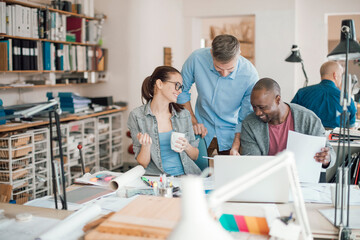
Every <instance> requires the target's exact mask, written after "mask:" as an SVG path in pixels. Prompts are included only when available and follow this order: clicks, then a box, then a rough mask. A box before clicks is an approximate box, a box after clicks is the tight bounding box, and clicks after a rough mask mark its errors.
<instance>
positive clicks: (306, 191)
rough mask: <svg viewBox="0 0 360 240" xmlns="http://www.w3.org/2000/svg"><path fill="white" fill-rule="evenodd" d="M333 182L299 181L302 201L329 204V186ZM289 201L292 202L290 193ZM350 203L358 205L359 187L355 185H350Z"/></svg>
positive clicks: (359, 200) (359, 201)
mask: <svg viewBox="0 0 360 240" xmlns="http://www.w3.org/2000/svg"><path fill="white" fill-rule="evenodd" d="M334 185H335V183H301V192H302V195H303V198H304V202H307V203H326V204H331V203H332V202H331V191H330V188H331V186H334ZM289 201H290V202H292V201H293V199H292V195H291V194H290V198H289ZM350 205H360V189H359V187H358V186H356V185H351V186H350Z"/></svg>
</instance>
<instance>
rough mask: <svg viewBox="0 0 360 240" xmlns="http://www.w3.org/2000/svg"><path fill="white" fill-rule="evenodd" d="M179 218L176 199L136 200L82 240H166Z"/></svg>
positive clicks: (179, 213) (142, 198)
mask: <svg viewBox="0 0 360 240" xmlns="http://www.w3.org/2000/svg"><path fill="white" fill-rule="evenodd" d="M180 216H181V212H180V199H179V198H163V197H156V196H145V195H144V196H139V197H137V198H136V199H135V200H134V201H132V202H131V203H130V204H129V205H127V206H126V207H125V208H123V209H122V210H120V211H119V212H116V213H115V214H114V215H112V216H111V217H110V218H109V219H107V220H105V221H104V222H103V223H101V224H100V225H99V226H98V227H97V228H95V229H94V230H93V231H91V232H89V233H88V234H86V236H85V240H93V239H143V238H147V239H166V237H167V236H168V235H169V234H170V232H171V231H172V229H173V228H174V227H175V225H176V224H177V222H178V221H179V219H180Z"/></svg>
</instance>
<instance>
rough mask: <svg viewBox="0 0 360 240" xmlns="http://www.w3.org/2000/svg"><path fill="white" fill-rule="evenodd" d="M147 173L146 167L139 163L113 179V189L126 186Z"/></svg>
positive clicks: (111, 183) (111, 184) (111, 185)
mask: <svg viewBox="0 0 360 240" xmlns="http://www.w3.org/2000/svg"><path fill="white" fill-rule="evenodd" d="M144 174H145V169H144V168H143V166H141V165H137V166H136V167H134V168H132V169H130V170H129V171H127V172H126V173H124V174H122V175H121V176H119V177H117V178H115V179H113V180H112V181H111V182H110V187H111V189H113V190H118V189H119V188H121V187H124V186H125V185H126V184H128V183H130V182H132V181H134V180H135V179H136V178H139V177H141V176H142V175H144Z"/></svg>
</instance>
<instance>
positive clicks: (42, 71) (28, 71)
mask: <svg viewBox="0 0 360 240" xmlns="http://www.w3.org/2000/svg"><path fill="white" fill-rule="evenodd" d="M84 72H102V71H90V70H86V71H61V70H55V71H49V70H16V71H0V73H84Z"/></svg>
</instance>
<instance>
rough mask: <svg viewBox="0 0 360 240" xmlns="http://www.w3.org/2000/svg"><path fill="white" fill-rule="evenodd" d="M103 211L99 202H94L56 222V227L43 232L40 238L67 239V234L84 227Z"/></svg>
mask: <svg viewBox="0 0 360 240" xmlns="http://www.w3.org/2000/svg"><path fill="white" fill-rule="evenodd" d="M100 213H101V208H100V206H99V205H97V204H92V205H89V206H86V207H83V208H82V209H80V210H79V211H77V212H75V213H73V214H71V215H70V216H69V217H67V218H65V219H64V220H62V221H61V222H60V223H58V224H56V226H55V227H53V228H51V229H50V230H48V231H47V232H45V233H43V234H41V235H40V236H39V237H38V238H37V239H38V240H50V239H66V238H64V237H65V236H67V235H69V233H72V232H74V231H76V230H77V229H82V227H83V226H84V225H85V224H86V223H88V222H90V221H91V220H92V219H94V218H95V217H97V216H98V215H99V214H100Z"/></svg>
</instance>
